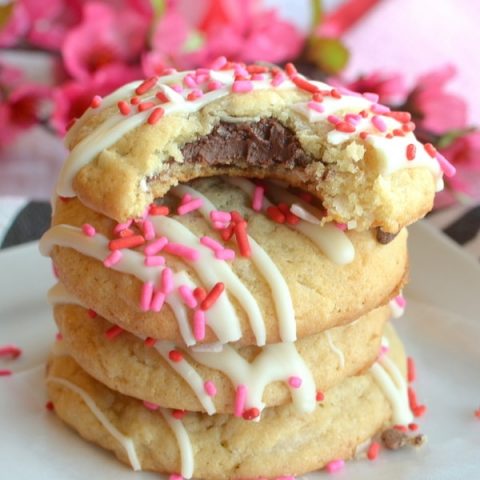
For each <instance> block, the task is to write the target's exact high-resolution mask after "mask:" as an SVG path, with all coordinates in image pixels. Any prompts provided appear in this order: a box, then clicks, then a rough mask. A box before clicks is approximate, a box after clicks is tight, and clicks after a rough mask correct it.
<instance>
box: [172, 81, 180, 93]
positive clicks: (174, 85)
mask: <svg viewBox="0 0 480 480" xmlns="http://www.w3.org/2000/svg"><path fill="white" fill-rule="evenodd" d="M170 87H171V89H172V90H173V91H174V92H177V93H182V92H183V87H182V86H181V85H179V84H178V83H174V84H172V85H170Z"/></svg>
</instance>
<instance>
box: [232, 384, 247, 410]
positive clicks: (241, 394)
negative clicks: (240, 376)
mask: <svg viewBox="0 0 480 480" xmlns="http://www.w3.org/2000/svg"><path fill="white" fill-rule="evenodd" d="M246 400H247V386H246V385H243V384H241V385H238V386H237V389H236V391H235V413H234V415H235V416H236V417H241V416H242V414H243V411H244V410H245V402H246Z"/></svg>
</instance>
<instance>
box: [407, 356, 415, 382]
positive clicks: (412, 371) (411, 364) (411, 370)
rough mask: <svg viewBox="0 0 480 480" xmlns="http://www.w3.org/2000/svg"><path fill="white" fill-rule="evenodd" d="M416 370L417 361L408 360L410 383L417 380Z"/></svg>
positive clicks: (410, 358) (409, 358) (408, 378)
mask: <svg viewBox="0 0 480 480" xmlns="http://www.w3.org/2000/svg"><path fill="white" fill-rule="evenodd" d="M416 376H417V375H416V369H415V361H414V360H413V358H412V357H408V358H407V380H408V382H409V383H412V382H414V381H415V378H416Z"/></svg>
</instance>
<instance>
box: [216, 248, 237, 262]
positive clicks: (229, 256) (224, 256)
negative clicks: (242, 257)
mask: <svg viewBox="0 0 480 480" xmlns="http://www.w3.org/2000/svg"><path fill="white" fill-rule="evenodd" d="M215 258H217V259H218V260H233V259H234V258H235V251H234V250H232V249H231V248H224V249H223V250H217V251H216V252H215Z"/></svg>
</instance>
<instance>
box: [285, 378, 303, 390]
mask: <svg viewBox="0 0 480 480" xmlns="http://www.w3.org/2000/svg"><path fill="white" fill-rule="evenodd" d="M288 384H289V385H290V386H291V387H292V388H300V387H301V386H302V379H301V378H300V377H296V376H292V377H288Z"/></svg>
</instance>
